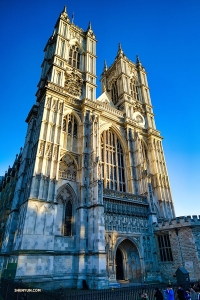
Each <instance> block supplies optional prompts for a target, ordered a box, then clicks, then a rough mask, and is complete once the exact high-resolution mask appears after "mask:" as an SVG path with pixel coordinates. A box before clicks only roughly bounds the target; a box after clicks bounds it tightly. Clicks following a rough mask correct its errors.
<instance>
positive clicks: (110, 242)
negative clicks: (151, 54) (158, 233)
mask: <svg viewBox="0 0 200 300" xmlns="http://www.w3.org/2000/svg"><path fill="white" fill-rule="evenodd" d="M44 52H45V55H44V61H43V63H42V73H41V78H40V81H39V83H38V90H37V93H36V96H37V100H36V103H35V104H34V105H33V107H32V108H31V110H30V112H29V114H28V117H27V119H26V122H27V124H28V129H27V135H26V138H25V145H24V148H23V152H22V156H21V163H20V168H19V173H18V180H17V183H16V187H15V193H14V198H13V199H12V208H11V211H10V214H9V217H8V220H7V223H6V229H5V234H4V239H3V243H2V249H1V256H0V259H1V268H2V270H5V269H6V266H7V268H8V266H9V263H15V265H16V270H15V271H16V272H15V279H16V280H17V279H18V278H20V277H21V278H22V280H23V281H24V282H25V281H27V282H33V283H35V284H36V286H37V287H38V286H39V285H40V286H43V287H45V288H58V287H59V285H60V284H61V283H62V285H63V286H64V287H77V288H81V287H82V281H83V280H86V281H87V283H88V285H89V287H90V288H98V289H101V288H106V287H108V284H109V282H111V281H112V282H115V281H116V280H128V281H129V282H142V281H144V280H145V279H146V280H149V281H151V280H156V278H157V276H158V274H159V272H158V261H159V257H155V253H158V252H157V250H156V249H157V242H156V240H155V235H154V231H153V225H152V224H153V223H155V222H157V220H158V219H161V218H168V219H172V218H173V217H174V216H175V213H174V208H173V202H172V198H171V192H170V186H169V179H168V175H167V169H166V163H165V158H164V153H163V148H162V137H161V136H160V132H159V131H157V130H156V127H155V122H154V114H153V110H152V104H151V100H150V93H149V87H148V83H147V77H146V72H145V69H144V67H143V66H142V64H141V62H140V60H139V58H138V57H137V61H136V63H133V62H132V61H130V60H129V59H128V58H127V57H126V55H125V54H124V52H123V50H122V48H121V46H120V45H119V48H118V52H117V56H116V58H115V60H114V63H113V64H112V65H111V66H110V67H109V68H108V67H107V65H106V63H105V64H104V69H103V73H102V75H101V86H102V94H101V95H100V96H99V97H98V98H96V87H97V85H96V78H97V77H96V37H95V34H94V32H93V30H92V27H91V24H89V26H88V29H87V30H86V31H83V30H82V29H80V28H78V27H77V26H75V25H74V24H73V23H71V21H70V19H69V17H68V14H67V11H66V8H64V10H63V12H62V13H61V14H60V16H59V18H58V20H57V22H56V25H55V30H54V32H53V34H52V36H51V37H50V38H49V40H48V42H47V44H46V46H45V49H44ZM168 240H169V238H168V237H167V238H166V243H167V241H168ZM170 255H171V254H170V252H169V254H168V260H170V259H172V257H171V256H170ZM149 266H151V268H149Z"/></svg>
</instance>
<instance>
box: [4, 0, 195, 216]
mask: <svg viewBox="0 0 200 300" xmlns="http://www.w3.org/2000/svg"><path fill="white" fill-rule="evenodd" d="M65 4H66V5H67V11H68V13H69V16H70V17H71V15H72V13H73V12H74V16H75V19H74V23H75V24H76V25H78V26H79V27H81V28H83V29H86V28H87V26H88V22H89V21H91V22H92V27H93V30H94V32H95V34H96V37H97V40H98V44H97V56H98V58H97V76H98V80H99V78H100V74H101V71H102V69H103V61H104V59H106V61H107V64H108V66H109V65H111V63H112V62H113V60H114V58H115V56H116V53H117V47H118V42H121V44H122V48H123V50H124V52H125V54H126V56H127V57H128V58H129V59H131V60H132V61H135V56H136V54H138V55H139V57H140V60H141V62H142V64H143V65H144V67H145V68H146V71H147V73H148V75H147V76H148V82H149V87H150V93H151V99H152V104H153V106H154V113H155V121H156V126H157V129H158V130H160V131H161V134H162V136H163V137H164V141H163V146H164V151H165V157H166V162H167V167H168V172H169V179H170V183H171V188H172V195H173V199H174V203H175V209H176V214H177V215H191V214H193V215H194V214H200V189H199V185H200V134H199V118H200V117H199V111H200V88H199V87H200V84H199V81H200V76H199V70H200V55H199V54H200V23H199V16H200V1H198V0H195V1H193V0H176V1H172V0H168V1H165V0H162V1H158V0H143V1H135V0H124V1H114V0H110V1H91V0H86V1H80V0H76V1H68V2H64V1H59V0H57V1H51V0H40V1H39V0H35V1H27V0H18V1H14V0H12V1H11V0H7V1H3V0H1V1H0V16H1V17H0V28H1V30H0V41H1V47H0V57H1V72H0V86H1V102H0V103H1V105H0V116H1V117H0V140H1V146H0V175H4V173H5V171H6V170H7V168H8V166H9V165H12V163H13V160H14V158H15V155H16V153H18V152H19V148H20V147H21V146H23V144H24V137H25V134H26V123H25V122H24V120H25V119H26V116H27V114H28V112H29V110H30V108H31V106H32V104H33V103H34V102H35V99H36V98H35V96H34V95H35V92H36V86H37V83H38V81H39V78H40V72H41V69H40V66H41V63H42V60H43V49H44V46H45V44H46V42H47V39H48V38H49V36H50V35H51V33H52V31H53V28H54V25H55V22H56V20H57V18H58V16H59V14H60V12H61V10H62V9H63V6H64V5H65ZM99 86H100V84H99ZM99 93H100V91H99V89H98V90H97V95H99Z"/></svg>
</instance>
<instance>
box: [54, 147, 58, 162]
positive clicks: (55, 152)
mask: <svg viewBox="0 0 200 300" xmlns="http://www.w3.org/2000/svg"><path fill="white" fill-rule="evenodd" d="M57 156H58V145H54V149H53V158H55V159H57Z"/></svg>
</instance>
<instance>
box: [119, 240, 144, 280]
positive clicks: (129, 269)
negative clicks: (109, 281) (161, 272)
mask: <svg viewBox="0 0 200 300" xmlns="http://www.w3.org/2000/svg"><path fill="white" fill-rule="evenodd" d="M115 263H116V268H115V272H116V279H117V280H129V281H130V282H141V281H142V267H141V263H140V256H139V252H138V249H137V247H136V245H135V244H134V243H133V242H132V241H131V240H129V239H125V240H123V241H122V242H121V243H120V244H119V245H118V247H117V249H116V254H115Z"/></svg>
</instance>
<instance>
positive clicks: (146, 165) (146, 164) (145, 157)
mask: <svg viewBox="0 0 200 300" xmlns="http://www.w3.org/2000/svg"><path fill="white" fill-rule="evenodd" d="M141 152H142V162H143V163H144V169H145V170H147V171H150V170H149V159H148V153H147V148H146V146H145V144H144V142H143V141H141Z"/></svg>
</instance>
